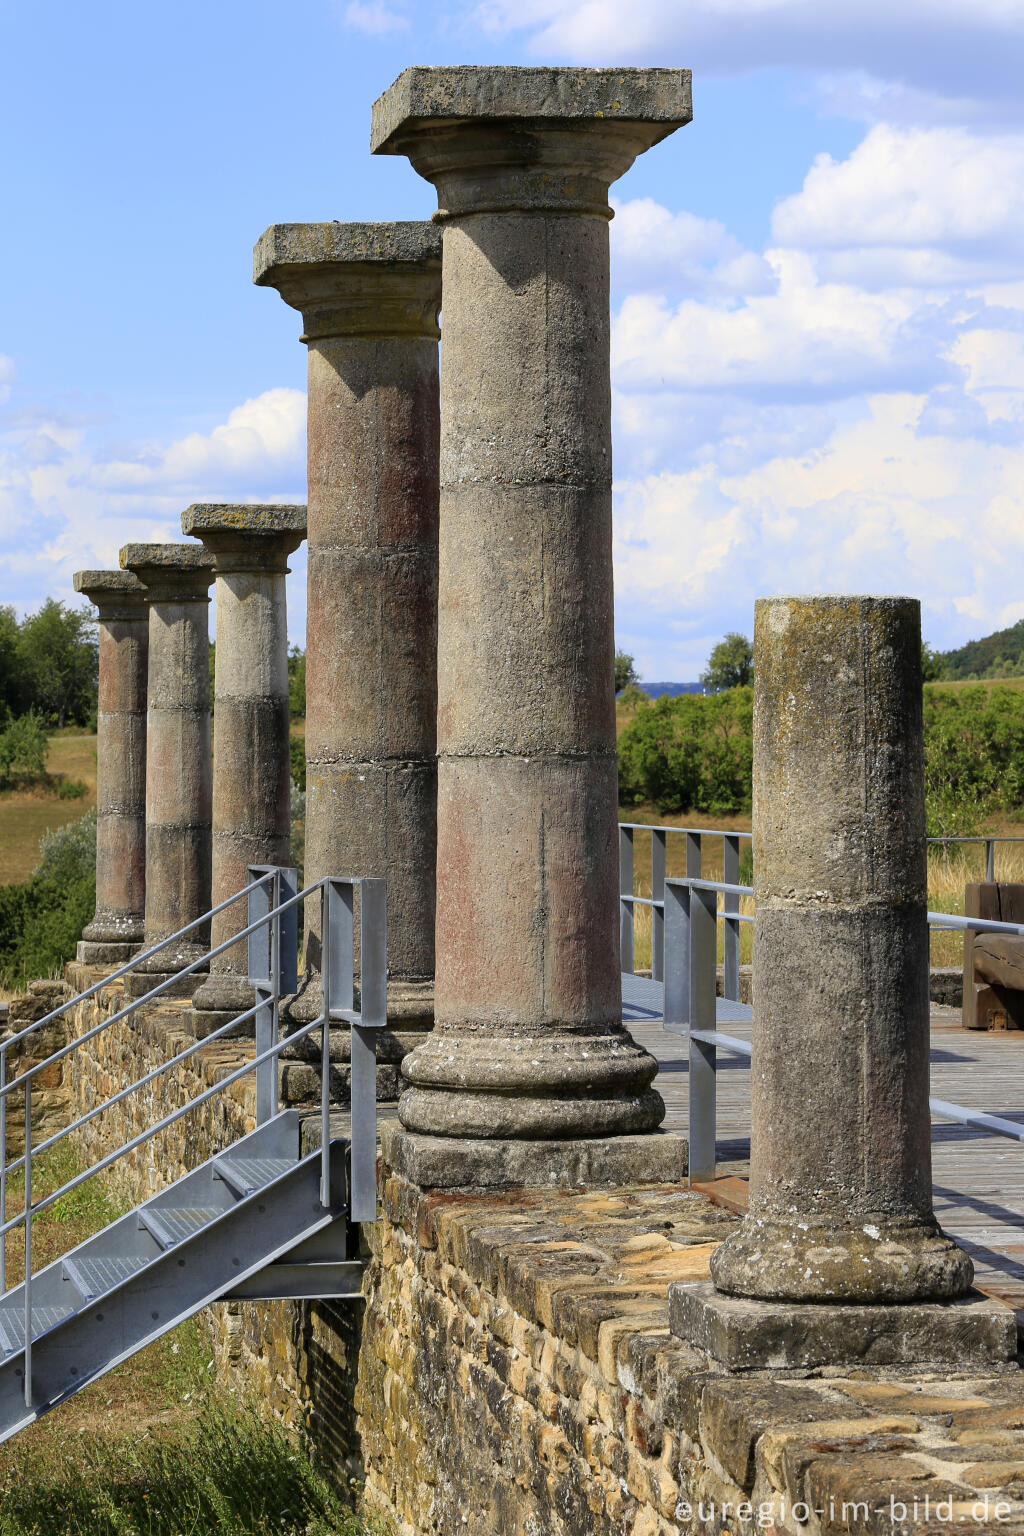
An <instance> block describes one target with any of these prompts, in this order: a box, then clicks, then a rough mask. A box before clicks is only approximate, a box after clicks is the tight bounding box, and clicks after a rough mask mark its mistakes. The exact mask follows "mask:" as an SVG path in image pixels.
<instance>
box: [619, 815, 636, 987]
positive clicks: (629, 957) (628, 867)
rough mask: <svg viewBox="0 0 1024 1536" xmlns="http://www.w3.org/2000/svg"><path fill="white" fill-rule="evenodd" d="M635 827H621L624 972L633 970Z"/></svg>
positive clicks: (621, 959)
mask: <svg viewBox="0 0 1024 1536" xmlns="http://www.w3.org/2000/svg"><path fill="white" fill-rule="evenodd" d="M632 894H633V828H632V827H620V828H619V957H620V964H621V966H622V970H623V972H630V973H632V970H633V926H634V924H633V913H634V907H633V903H632V902H631V901H623V900H622V897H623V896H632Z"/></svg>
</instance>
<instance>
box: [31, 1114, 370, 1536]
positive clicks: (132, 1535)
mask: <svg viewBox="0 0 1024 1536" xmlns="http://www.w3.org/2000/svg"><path fill="white" fill-rule="evenodd" d="M80 1168H81V1165H80V1163H79V1161H78V1159H77V1156H76V1153H75V1150H74V1148H73V1147H72V1145H71V1143H70V1141H69V1142H63V1143H61V1144H60V1145H59V1146H57V1147H55V1148H53V1149H52V1150H51V1151H50V1152H48V1153H45V1154H43V1156H41V1157H40V1158H39V1159H38V1160H37V1162H36V1165H35V1168H34V1175H33V1180H32V1192H33V1196H34V1198H35V1199H36V1200H37V1201H38V1200H39V1199H41V1198H42V1197H43V1196H44V1195H46V1194H49V1193H52V1192H53V1191H55V1190H56V1189H58V1188H59V1187H60V1186H61V1185H62V1184H64V1183H66V1182H67V1181H68V1179H70V1178H72V1177H73V1176H74V1175H75V1174H76V1173H78V1172H79V1171H80ZM22 1202H23V1188H22V1187H21V1185H20V1182H19V1181H17V1180H16V1178H15V1177H13V1176H12V1178H11V1180H10V1188H9V1191H8V1211H9V1214H11V1215H13V1214H15V1212H17V1211H18V1210H20V1209H21V1208H22ZM124 1209H125V1206H124V1204H123V1202H122V1201H121V1200H120V1199H119V1198H118V1196H117V1195H116V1194H115V1193H113V1192H112V1191H111V1189H110V1188H109V1186H108V1185H107V1184H106V1183H105V1182H104V1180H103V1179H102V1177H101V1178H97V1179H89V1180H87V1181H86V1182H85V1183H84V1184H81V1185H79V1187H78V1188H77V1189H75V1190H73V1191H71V1192H70V1193H69V1194H67V1195H63V1196H61V1197H60V1198H59V1199H58V1200H57V1201H55V1202H54V1204H53V1205H52V1206H51V1207H49V1209H48V1210H46V1211H45V1212H43V1213H42V1214H41V1215H40V1216H38V1217H36V1218H35V1219H34V1220H33V1223H32V1241H33V1253H34V1258H35V1262H34V1265H33V1267H34V1268H39V1267H41V1266H42V1265H43V1264H45V1263H49V1262H52V1260H53V1259H55V1258H57V1257H59V1256H60V1255H61V1254H63V1253H66V1252H68V1250H69V1249H71V1248H72V1247H74V1246H75V1245H76V1244H78V1243H80V1242H82V1241H83V1240H84V1239H85V1238H86V1237H88V1236H89V1235H91V1233H93V1232H96V1231H98V1230H99V1229H100V1228H101V1227H103V1226H105V1225H106V1224H107V1223H108V1222H109V1221H112V1220H114V1219H115V1218H116V1217H117V1216H119V1215H121V1214H123V1211H124ZM22 1255H23V1248H22V1244H21V1242H20V1241H18V1242H16V1243H13V1242H11V1241H10V1240H9V1246H8V1280H9V1283H11V1284H15V1283H17V1281H18V1280H19V1279H20V1277H21V1273H22ZM213 1367H214V1361H213V1356H212V1352H211V1349H210V1345H209V1340H208V1337H207V1335H206V1332H205V1329H204V1328H203V1326H202V1324H201V1322H200V1321H199V1319H197V1318H192V1319H190V1320H189V1321H188V1322H185V1323H182V1324H181V1325H180V1326H179V1327H178V1328H176V1329H174V1330H173V1331H172V1332H171V1333H168V1334H166V1335H165V1336H164V1337H163V1338H162V1339H158V1340H157V1341H156V1342H155V1343H153V1344H151V1345H150V1346H149V1347H148V1348H147V1349H145V1350H143V1351H141V1352H140V1353H139V1354H138V1355H136V1356H135V1357H134V1358H133V1359H131V1360H128V1361H126V1362H125V1363H124V1365H121V1366H118V1367H117V1368H116V1369H115V1370H113V1371H111V1372H110V1373H109V1375H107V1376H105V1377H103V1378H102V1379H101V1380H100V1381H97V1382H93V1383H92V1385H91V1386H89V1387H86V1388H85V1389H84V1391H82V1392H80V1393H79V1394H78V1395H77V1396H76V1397H74V1398H72V1399H71V1400H70V1402H67V1403H65V1404H63V1405H62V1406H61V1407H60V1408H57V1409H55V1410H54V1411H53V1412H52V1413H50V1414H48V1415H47V1416H46V1418H44V1419H41V1420H40V1421H39V1423H37V1424H33V1425H31V1426H30V1428H28V1429H27V1430H25V1431H23V1432H22V1434H20V1435H18V1436H17V1437H16V1438H15V1439H14V1440H12V1441H10V1442H9V1443H8V1444H6V1445H4V1446H0V1536H193V1533H194V1536H264V1533H267V1536H269V1533H270V1532H274V1533H275V1536H387V1527H386V1526H385V1525H384V1524H382V1523H380V1522H379V1521H375V1520H369V1519H364V1518H362V1517H360V1516H358V1515H357V1514H355V1513H354V1512H353V1507H352V1503H353V1499H352V1497H350V1494H352V1495H354V1490H349V1489H339V1488H337V1487H336V1486H335V1485H334V1483H333V1482H332V1480H331V1478H330V1476H329V1474H328V1473H327V1472H326V1471H325V1469H324V1468H322V1467H321V1466H319V1465H318V1464H317V1463H316V1462H315V1460H313V1459H311V1457H310V1455H309V1454H308V1453H307V1452H306V1450H304V1449H303V1448H302V1447H301V1446H300V1445H299V1444H298V1443H297V1442H296V1441H295V1440H294V1439H293V1438H292V1437H291V1436H290V1435H288V1434H287V1433H286V1431H285V1430H284V1429H282V1428H281V1427H280V1426H278V1425H276V1424H268V1423H266V1422H264V1421H263V1420H261V1419H260V1418H258V1417H257V1415H256V1413H255V1412H254V1410H253V1405H251V1404H250V1403H248V1402H245V1401H241V1400H240V1399H239V1398H238V1397H237V1396H236V1395H235V1394H233V1393H232V1392H228V1391H225V1390H224V1389H223V1387H221V1385H220V1384H219V1383H218V1382H217V1381H216V1379H215V1376H214V1372H213Z"/></svg>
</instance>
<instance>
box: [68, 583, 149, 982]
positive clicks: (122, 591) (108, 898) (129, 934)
mask: <svg viewBox="0 0 1024 1536" xmlns="http://www.w3.org/2000/svg"><path fill="white" fill-rule="evenodd" d="M74 585H75V591H76V592H84V593H85V595H86V596H87V597H88V598H89V600H90V601H91V602H93V603H95V604H96V607H97V608H98V610H99V642H100V643H99V709H98V713H97V718H96V911H95V915H94V916H93V918H92V920H91V921H90V922H89V923H88V924H87V925H86V927H85V928H84V929H83V931H82V939H81V941H80V943H79V946H78V959H79V960H80V961H82V962H84V963H86V964H92V965H102V964H117V963H123V962H124V961H125V960H127V959H128V958H129V957H130V956H131V955H132V954H133V953H134V951H135V950H136V949H137V948H138V946H139V944H140V942H141V940H142V936H143V922H144V910H145V894H146V674H147V657H148V650H149V615H148V612H147V608H146V602H145V589H144V587H143V585H142V583H141V582H140V581H139V580H138V578H137V577H135V576H133V575H132V574H131V573H130V572H128V571H79V572H78V573H77V574H76V576H75V579H74Z"/></svg>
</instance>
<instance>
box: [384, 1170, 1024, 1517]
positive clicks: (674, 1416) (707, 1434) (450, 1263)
mask: <svg viewBox="0 0 1024 1536" xmlns="http://www.w3.org/2000/svg"><path fill="white" fill-rule="evenodd" d="M383 1195H384V1218H383V1220H382V1221H380V1222H379V1223H377V1225H376V1227H375V1228H374V1229H373V1255H374V1257H373V1264H372V1267H371V1271H370V1274H369V1276H368V1285H367V1312H366V1323H365V1330H364V1340H363V1349H362V1358H361V1362H360V1381H359V1399H358V1403H359V1410H360V1414H361V1427H362V1434H363V1451H364V1456H365V1464H366V1473H367V1492H368V1495H369V1498H370V1500H371V1502H372V1503H373V1504H374V1505H376V1506H377V1507H378V1508H379V1509H381V1510H382V1511H384V1512H385V1513H387V1514H388V1515H389V1516H390V1517H391V1519H392V1520H393V1522H394V1525H395V1529H396V1531H397V1532H398V1533H400V1536H452V1533H453V1532H464V1533H465V1536H496V1533H498V1532H500V1533H501V1536H625V1533H629V1536H680V1533H687V1536H689V1533H694V1536H696V1533H697V1532H702V1533H703V1532H714V1533H718V1532H725V1531H729V1532H730V1533H732V1536H748V1533H752V1532H754V1531H765V1530H767V1531H769V1532H774V1533H775V1536H782V1533H783V1532H785V1533H788V1536H797V1533H803V1536H829V1533H837V1532H840V1531H843V1532H846V1531H850V1532H858V1533H861V1536H896V1533H897V1532H899V1533H903V1532H908V1531H920V1532H924V1531H931V1532H934V1533H937V1532H938V1531H940V1530H944V1529H947V1528H949V1527H950V1526H952V1525H955V1524H957V1523H958V1522H961V1521H962V1522H963V1524H964V1525H965V1526H966V1527H967V1528H970V1529H971V1530H972V1531H974V1532H975V1533H977V1532H979V1531H995V1530H999V1531H1001V1532H1002V1533H1003V1536H1010V1533H1011V1532H1013V1533H1019V1532H1021V1531H1024V1381H1022V1380H1021V1377H1020V1376H1019V1375H1018V1374H1017V1373H1014V1374H1007V1375H1005V1376H994V1377H989V1378H986V1379H984V1380H968V1379H958V1380H950V1379H946V1378H936V1377H935V1376H931V1377H928V1376H923V1375H922V1376H914V1375H912V1374H911V1375H904V1376H902V1377H897V1376H895V1375H893V1376H891V1377H890V1378H889V1379H885V1378H884V1373H879V1372H877V1371H871V1372H869V1371H868V1370H867V1369H865V1370H864V1371H863V1372H858V1371H853V1372H851V1373H849V1374H848V1376H847V1377H845V1378H843V1377H838V1376H837V1377H835V1378H834V1379H829V1380H823V1379H816V1380H810V1379H807V1380H798V1379H795V1378H794V1377H793V1375H792V1374H790V1375H789V1376H787V1377H785V1378H779V1377H776V1378H775V1379H772V1378H771V1377H770V1376H767V1375H761V1376H757V1375H753V1374H751V1375H749V1376H747V1377H741V1378H739V1379H737V1378H736V1377H731V1378H730V1377H726V1376H723V1375H720V1374H718V1373H717V1372H716V1371H715V1370H714V1368H713V1367H711V1366H709V1363H708V1361H707V1357H705V1356H702V1355H699V1354H698V1353H697V1352H696V1351H694V1350H692V1349H691V1348H690V1347H689V1346H688V1345H687V1344H685V1343H683V1342H682V1341H680V1340H678V1339H675V1338H673V1337H671V1335H670V1334H669V1329H668V1302H667V1289H668V1286H669V1284H670V1283H671V1282H672V1281H674V1280H700V1279H702V1278H704V1277H706V1275H707V1265H708V1259H709V1256H710V1253H711V1252H712V1250H713V1248H714V1247H715V1245H716V1244H717V1242H718V1241H720V1240H721V1238H723V1237H724V1236H725V1234H726V1233H727V1232H728V1231H729V1230H731V1228H732V1227H733V1225H734V1223H735V1218H734V1217H732V1216H731V1215H729V1214H727V1213H726V1212H725V1211H723V1210H720V1209H718V1208H716V1207H715V1206H714V1205H712V1204H710V1202H708V1201H707V1200H705V1199H703V1198H702V1197H701V1196H698V1195H691V1194H689V1193H688V1192H686V1191H680V1190H678V1189H664V1188H655V1187H650V1186H648V1187H644V1188H633V1189H620V1190H616V1191H608V1192H579V1193H568V1194H549V1193H545V1192H534V1193H524V1192H522V1191H520V1192H518V1193H515V1194H509V1195H506V1196H504V1197H500V1196H495V1195H487V1196H482V1195H477V1196H473V1195H468V1194H461V1195H451V1194H449V1195H447V1196H442V1195H425V1194H423V1193H421V1192H420V1191H419V1190H417V1189H415V1188H414V1187H412V1186H410V1185H409V1184H407V1183H406V1182H404V1181H403V1180H402V1179H400V1178H397V1177H386V1178H385V1182H384V1190H383ZM986 1501H987V1503H986ZM805 1504H806V1505H807V1506H808V1508H807V1509H806V1510H805V1509H804V1508H802V1507H801V1506H802V1505H805ZM997 1504H998V1505H999V1506H1000V1507H999V1508H998V1509H997V1507H996V1506H997ZM794 1509H795V1512H794Z"/></svg>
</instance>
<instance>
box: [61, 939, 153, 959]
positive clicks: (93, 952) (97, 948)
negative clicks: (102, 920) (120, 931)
mask: <svg viewBox="0 0 1024 1536" xmlns="http://www.w3.org/2000/svg"><path fill="white" fill-rule="evenodd" d="M140 948H141V945H139V944H137V943H136V944H121V943H118V944H103V943H99V942H95V941H93V940H92V939H79V941H78V944H77V945H76V947H75V959H76V960H77V962H78V964H79V965H124V964H125V962H126V961H127V960H130V959H131V958H132V955H137V954H138V952H139V949H140Z"/></svg>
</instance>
